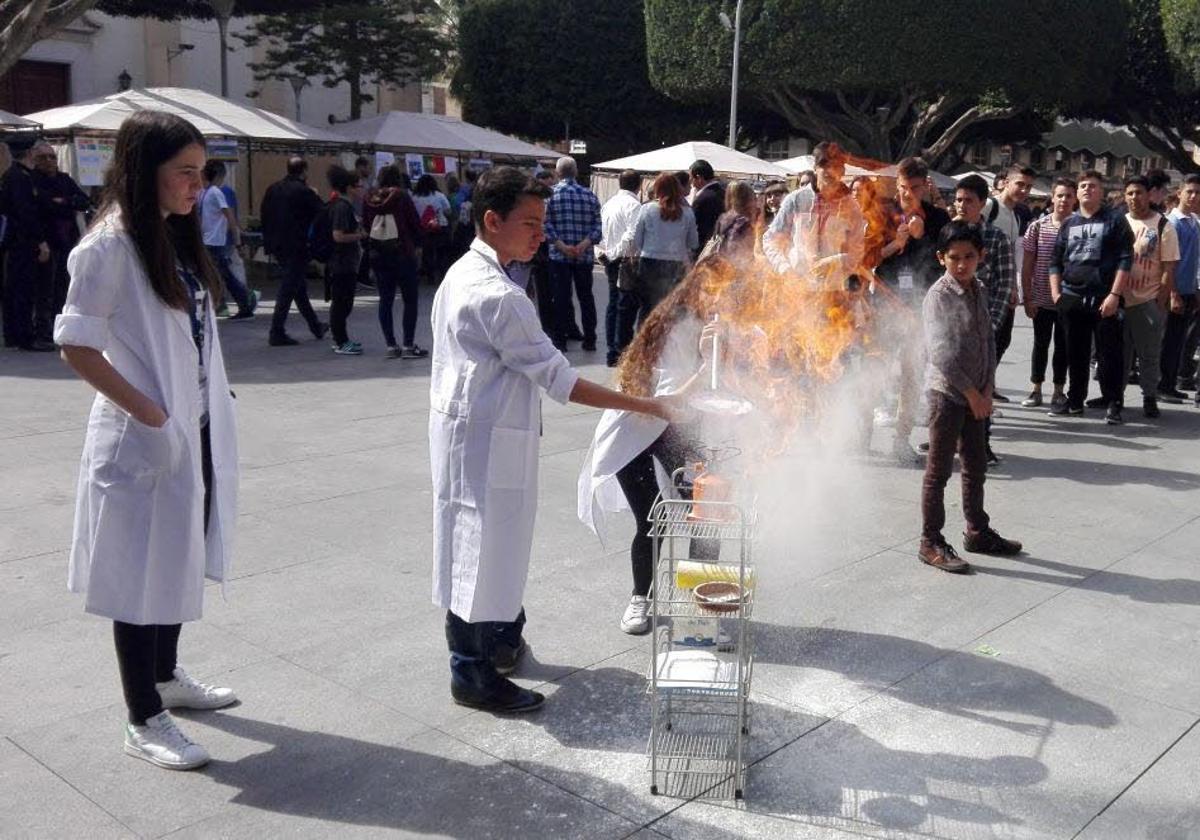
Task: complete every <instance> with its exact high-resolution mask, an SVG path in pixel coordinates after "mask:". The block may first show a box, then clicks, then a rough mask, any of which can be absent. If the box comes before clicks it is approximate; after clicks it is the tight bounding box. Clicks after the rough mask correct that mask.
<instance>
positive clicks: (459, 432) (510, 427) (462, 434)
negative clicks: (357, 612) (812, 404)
mask: <svg viewBox="0 0 1200 840" xmlns="http://www.w3.org/2000/svg"><path fill="white" fill-rule="evenodd" d="M548 196H549V190H547V189H546V187H545V186H544V185H542V184H541V183H539V182H538V181H537V180H535V179H534V178H533V177H531V176H529V175H527V174H525V173H524V172H522V171H520V170H519V169H516V168H513V167H499V168H497V169H492V170H490V171H488V172H487V173H485V174H484V175H483V176H482V177H481V178H480V179H479V183H478V184H477V185H476V187H475V192H474V195H473V199H472V201H473V208H472V210H473V215H474V219H475V227H476V232H477V233H476V236H477V238H476V239H475V241H474V242H473V243H471V248H470V250H468V251H467V253H466V254H465V255H464V256H463V257H462V258H461V259H459V260H458V262H456V263H455V264H454V265H453V266H452V267H451V269H450V271H449V272H448V273H447V274H446V278H445V280H443V281H442V284H441V286H440V287H439V288H438V292H437V295H436V296H435V297H434V301H433V315H432V317H433V355H432V362H433V370H432V378H431V382H430V412H429V454H430V462H431V467H432V472H433V485H434V563H433V601H434V603H435V604H437V605H438V606H440V607H442V608H444V609H445V610H446V611H447V612H446V640H447V642H448V644H449V647H450V674H451V680H450V693H451V696H452V697H453V698H454V701H455V702H456V703H459V704H461V705H465V706H471V707H473V708H479V709H484V710H487V711H493V712H526V711H531V710H533V709H536V708H538V707H539V706H541V704H542V702H543V700H544V699H545V698H543V697H542V695H541V694H539V693H537V692H536V691H529V690H527V689H523V688H521V687H520V686H518V685H516V684H515V683H513V682H512V681H511V680H508V679H506V678H505V677H503V676H501V672H500V670H497V668H498V667H499V668H500V669H502V670H503V671H504V672H508V671H510V670H513V669H514V668H515V667H516V664H517V660H518V659H519V658H520V656H521V654H522V653H523V652H524V650H525V643H524V641H523V640H522V638H521V627H522V625H523V624H524V610H523V609H522V607H521V602H522V597H523V595H524V591H525V577H526V573H527V571H528V568H529V553H530V549H531V547H532V543H533V522H534V514H535V513H536V510H537V467H538V438H539V436H540V433H541V402H540V393H539V388H541V389H545V391H546V392H547V393H548V394H549V395H550V397H551V398H552V399H554V400H556V401H557V402H560V403H566V402H568V401H569V402H576V403H581V404H583V405H590V406H594V407H597V408H619V409H625V410H628V411H637V412H642V413H645V414H652V415H656V416H660V417H664V418H665V417H667V415H668V413H669V411H671V404H670V403H669V402H667V401H664V400H662V399H655V398H645V397H633V396H627V395H625V394H622V393H620V392H618V391H613V390H610V389H608V388H605V387H603V386H601V385H597V384H595V383H593V382H589V381H588V380H586V379H581V378H580V376H579V374H578V373H577V372H576V371H575V370H574V369H573V368H572V367H571V365H570V363H569V362H568V361H567V359H566V358H565V357H564V356H563V355H562V353H560V352H559V351H558V350H557V349H555V347H554V345H553V343H552V342H551V341H550V338H549V337H548V336H547V335H546V334H545V333H544V332H542V328H541V325H540V323H539V321H538V316H537V311H536V309H535V308H534V305H533V303H532V301H530V300H529V298H528V296H526V294H525V290H524V289H523V288H522V287H521V286H520V285H518V284H517V283H515V282H514V281H513V280H512V279H511V277H510V276H509V273H508V267H509V266H510V265H512V264H513V263H518V262H527V261H528V260H530V259H531V258H532V257H533V255H534V253H535V252H536V251H537V248H538V245H540V244H541V242H542V240H543V238H544V234H543V222H544V219H545V213H546V209H545V199H546V198H547V197H548Z"/></svg>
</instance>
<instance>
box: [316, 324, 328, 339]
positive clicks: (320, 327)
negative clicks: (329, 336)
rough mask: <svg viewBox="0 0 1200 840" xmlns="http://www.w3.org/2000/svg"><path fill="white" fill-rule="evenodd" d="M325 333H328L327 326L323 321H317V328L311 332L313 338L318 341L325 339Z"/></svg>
mask: <svg viewBox="0 0 1200 840" xmlns="http://www.w3.org/2000/svg"><path fill="white" fill-rule="evenodd" d="M327 332H329V324H326V323H325V322H324V321H318V322H317V328H316V329H315V330H313V331H312V334H313V338H315V339H316V340H317V341H320V340H321V339H322V338H324V337H325V333H327Z"/></svg>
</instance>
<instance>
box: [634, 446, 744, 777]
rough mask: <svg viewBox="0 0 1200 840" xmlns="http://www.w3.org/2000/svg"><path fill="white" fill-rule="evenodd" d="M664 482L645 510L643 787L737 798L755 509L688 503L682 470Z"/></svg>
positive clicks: (686, 481) (687, 485)
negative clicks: (646, 778)
mask: <svg viewBox="0 0 1200 840" xmlns="http://www.w3.org/2000/svg"><path fill="white" fill-rule="evenodd" d="M672 482H673V484H674V485H675V490H676V491H677V492H676V493H675V494H660V496H659V498H658V499H657V500H656V501H655V504H654V507H653V508H652V509H651V512H650V534H649V535H650V537H651V539H652V541H653V545H654V570H655V580H654V595H653V599H652V601H653V606H652V612H651V618H652V624H651V628H652V630H651V633H652V635H651V639H652V646H651V650H652V659H651V663H650V680H649V681H650V685H649V691H650V695H651V709H652V712H651V728H650V743H649V753H650V792H651V793H652V794H658V793H662V794H665V795H671V796H683V797H693V796H704V797H707V798H718V799H728V798H730V797H732V798H734V799H741V798H742V794H743V791H744V790H745V781H746V779H745V776H746V751H745V742H746V736H747V735H748V734H749V732H750V707H749V698H750V677H751V673H752V671H753V665H754V653H753V634H752V632H751V631H752V627H751V624H750V614H751V611H752V609H753V606H754V585H755V574H754V564H753V552H752V547H753V541H754V531H755V515H754V513H753V512H748V511H747V510H746V509H744V508H743V507H742V506H740V505H738V504H736V503H734V502H731V501H724V500H720V501H718V500H709V499H704V500H702V499H701V498H700V494H699V493H697V494H696V497H695V499H693V498H692V495H693V484H692V482H691V481H690V480H689V479H688V478H687V477H686V471H685V470H682V469H681V470H678V471H676V473H675V475H674V476H672ZM669 495H677V496H681V497H683V498H669V497H668V496H669ZM700 558H703V559H700Z"/></svg>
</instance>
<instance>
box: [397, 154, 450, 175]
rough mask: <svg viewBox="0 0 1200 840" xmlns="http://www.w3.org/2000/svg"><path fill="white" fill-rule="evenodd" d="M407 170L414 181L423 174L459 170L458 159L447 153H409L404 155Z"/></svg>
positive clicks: (442, 173) (439, 173) (440, 173)
mask: <svg viewBox="0 0 1200 840" xmlns="http://www.w3.org/2000/svg"><path fill="white" fill-rule="evenodd" d="M404 165H405V170H406V171H407V172H408V177H410V178H412V179H413V180H414V181H415V180H417V179H418V178H420V177H421V176H422V175H449V174H450V173H452V172H458V159H457V158H452V157H447V156H446V155H419V154H407V155H405V156H404Z"/></svg>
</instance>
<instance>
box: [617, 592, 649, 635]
mask: <svg viewBox="0 0 1200 840" xmlns="http://www.w3.org/2000/svg"><path fill="white" fill-rule="evenodd" d="M621 631H622V632H624V633H628V634H629V635H631V636H641V635H643V634H645V633H649V632H650V599H649V598H647V597H646V596H645V595H634V596H633V597H631V598H630V599H629V606H628V607H626V608H625V614H624V615H623V616H621Z"/></svg>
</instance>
